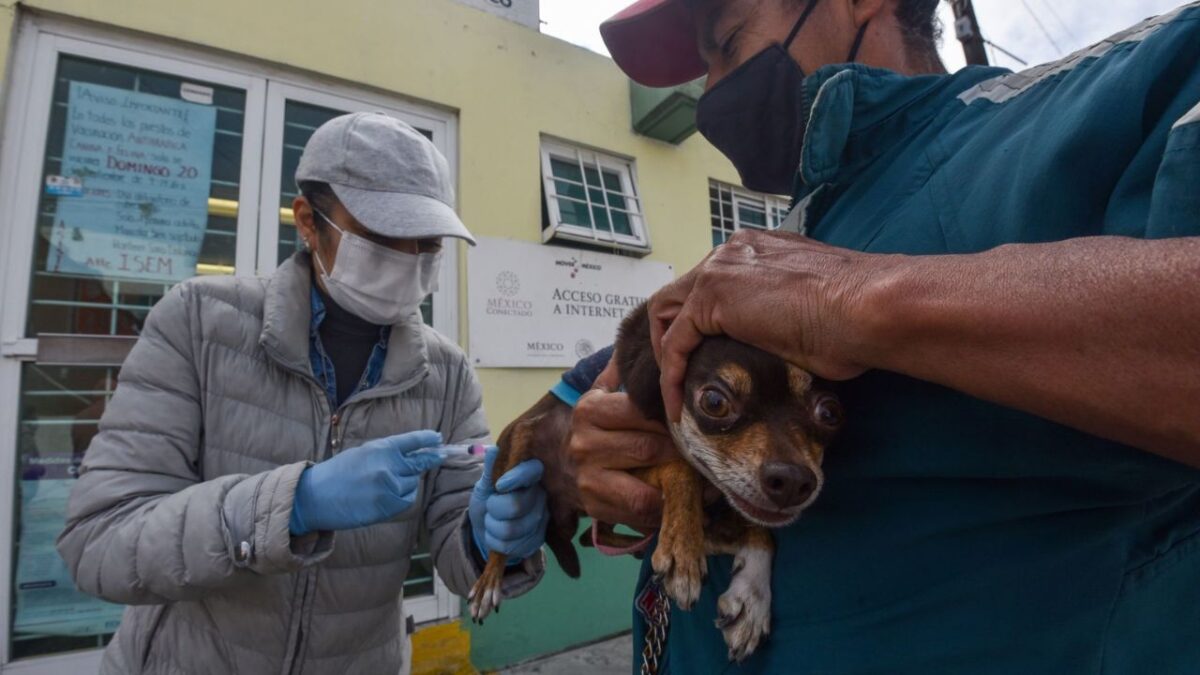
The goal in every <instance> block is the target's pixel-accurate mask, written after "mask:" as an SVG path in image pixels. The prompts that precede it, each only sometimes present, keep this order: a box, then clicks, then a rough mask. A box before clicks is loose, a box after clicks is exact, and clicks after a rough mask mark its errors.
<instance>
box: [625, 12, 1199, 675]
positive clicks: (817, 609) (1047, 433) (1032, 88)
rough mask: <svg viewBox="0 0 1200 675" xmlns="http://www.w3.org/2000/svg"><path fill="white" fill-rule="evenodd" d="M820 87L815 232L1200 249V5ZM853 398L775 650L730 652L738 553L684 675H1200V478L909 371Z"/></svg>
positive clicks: (724, 571)
mask: <svg viewBox="0 0 1200 675" xmlns="http://www.w3.org/2000/svg"><path fill="white" fill-rule="evenodd" d="M805 87H806V94H807V96H808V100H809V101H815V104H812V105H811V106H810V107H811V112H810V122H809V126H808V135H807V138H806V140H805V147H804V153H803V161H802V164H801V168H800V172H799V177H798V180H797V186H798V189H797V194H796V195H795V197H796V199H797V200H798V206H797V208H800V209H802V211H801V213H802V214H803V216H804V221H805V224H806V225H807V228H808V233H809V235H810V236H812V237H814V238H815V239H818V240H821V241H825V242H828V243H830V244H833V245H836V246H842V247H846V248H851V249H856V250H861V251H868V252H873V253H906V254H944V253H972V252H978V251H983V250H986V249H989V248H992V247H995V246H997V245H1000V244H1004V243H1010V242H1044V241H1055V240H1062V239H1067V238H1071V237H1079V236H1087V235H1101V234H1105V235H1124V236H1129V237H1141V238H1160V237H1177V236H1195V235H1200V3H1193V4H1190V5H1186V6H1184V7H1181V8H1180V9H1179V10H1177V11H1175V12H1173V13H1171V14H1169V15H1164V16H1163V17H1159V18H1156V19H1152V20H1150V21H1148V22H1146V23H1144V24H1141V25H1139V26H1137V27H1134V28H1132V29H1130V30H1128V31H1125V32H1124V33H1122V34H1119V35H1117V36H1114V37H1113V38H1111V39H1110V40H1108V41H1105V42H1102V43H1100V44H1098V45H1096V46H1095V47H1093V48H1091V49H1089V50H1085V51H1084V52H1081V53H1080V54H1076V55H1072V56H1071V57H1068V58H1067V59H1064V60H1063V61H1060V62H1057V63H1052V64H1048V65H1046V66H1040V67H1038V68H1034V69H1032V70H1030V71H1026V72H1024V73H1020V74H1011V73H1009V72H1008V71H1004V70H1000V69H990V68H967V69H965V70H962V71H959V72H958V73H956V74H953V75H948V76H923V77H911V78H910V77H902V76H899V75H896V74H894V73H890V72H886V71H880V70H873V69H870V68H866V67H862V66H852V65H843V66H832V67H827V68H825V69H823V70H821V71H818V72H817V73H816V74H814V75H813V76H811V77H809V78H808V80H807V81H806V83H805ZM818 92H820V95H819V96H818V95H817V93H818ZM1063 292H1064V293H1068V292H1070V290H1069V289H1063ZM1196 301H1197V302H1200V286H1198V288H1197V300H1196ZM1197 339H1198V340H1200V336H1198V337H1197ZM1137 395H1138V392H1137V391H1113V392H1112V396H1114V397H1117V398H1122V397H1134V396H1137ZM841 397H842V401H843V404H844V406H845V409H846V411H847V416H848V421H847V424H846V426H845V428H844V430H843V432H842V433H841V435H840V437H839V438H838V440H837V441H836V442H835V443H834V445H833V446H832V447H831V448H830V449H829V451H828V453H827V455H826V460H825V470H826V476H827V482H826V486H825V489H824V492H823V493H822V495H821V497H820V499H819V500H818V501H817V503H816V504H815V505H814V506H813V507H812V508H811V509H810V510H808V511H806V512H805V513H804V515H803V516H802V517H801V519H800V520H799V521H798V522H797V523H796V524H794V525H792V526H790V527H788V528H785V529H782V530H777V531H776V532H775V540H776V543H777V546H778V551H777V554H776V557H775V563H774V570H773V577H772V585H773V606H772V612H773V624H772V630H771V633H770V636H769V639H768V641H767V642H766V643H765V644H764V645H762V646H761V647H760V648H759V649H758V651H757V653H755V654H754V655H753V656H752V657H751V658H750V659H748V660H747V661H745V662H744V663H742V664H740V665H735V664H730V663H729V662H728V661H727V658H726V647H725V644H724V641H723V639H722V636H721V633H720V632H719V631H718V630H717V629H716V627H715V626H714V619H715V618H716V617H715V606H716V599H717V597H718V596H719V595H720V593H721V592H723V591H724V590H725V589H726V588H728V586H729V583H730V563H731V561H732V558H730V557H728V556H721V557H713V558H711V559H710V560H709V563H708V569H709V576H708V579H707V582H706V583H705V586H704V591H703V594H702V596H701V598H700V600H699V602H698V603H697V607H696V608H695V609H693V610H692V611H690V612H683V611H680V610H678V609H677V608H674V609H673V610H672V613H671V626H670V632H669V637H668V640H667V647H666V656H665V664H664V668H663V670H662V671H661V672H669V673H673V674H685V673H686V674H688V675H692V674H695V673H722V672H728V673H742V672H745V673H803V674H813V675H817V674H820V675H850V674H859V673H862V674H866V673H886V674H889V675H898V674H907V673H912V674H914V675H916V674H920V675H931V674H935V673H936V674H939V675H940V674H942V673H981V674H984V673H996V674H998V675H999V674H1003V675H1012V674H1014V673H1021V674H1029V673H1047V674H1054V675H1062V674H1064V673H1139V674H1142V673H1147V674H1148V673H1154V674H1160V673H1200V472H1198V471H1196V470H1194V469H1191V468H1189V467H1186V466H1184V465H1181V464H1177V463H1174V462H1171V461H1168V460H1166V459H1162V458H1160V457H1157V456H1155V455H1152V454H1149V453H1146V452H1143V451H1141V450H1138V449H1136V448H1132V447H1127V446H1123V445H1121V444H1118V443H1114V442H1111V441H1107V440H1104V439H1101V438H1097V437H1094V436H1090V435H1088V434H1085V433H1082V432H1079V431H1076V430H1073V429H1070V428H1067V427H1064V426H1061V425H1058V424H1055V423H1053V422H1049V421H1046V420H1044V419H1040V418H1038V417H1035V416H1033V415H1029V414H1025V413H1022V412H1019V411H1017V410H1013V409H1009V408H1005V407H1002V406H998V405H994V404H991V403H988V402H985V401H982V400H979V399H975V398H972V397H970V396H967V395H964V394H961V393H958V392H956V391H952V390H950V389H947V388H945V387H941V386H938V385H934V384H929V383H927V382H922V381H918V380H915V379H911V378H908V377H904V376H901V375H897V374H893V373H888V372H879V371H876V372H870V373H868V374H866V375H864V376H862V377H860V378H858V379H856V380H853V381H851V382H848V383H845V387H844V388H843V389H842V390H841ZM1196 403H1197V414H1198V415H1200V401H1197V402H1196ZM649 560H650V556H649V555H647V557H646V561H647V562H646V563H645V565H644V567H643V573H642V578H641V580H640V581H639V593H640V594H642V593H643V592H644V589H645V587H646V582H647V580H648V578H649V574H650V569H649ZM642 600H643V601H644V600H645V597H644V594H643V596H642ZM633 615H634V625H635V637H634V639H635V641H634V650H635V653H634V672H635V673H636V672H637V671H638V668H639V666H640V650H641V645H642V639H643V630H644V627H645V623H644V620H643V616H642V613H641V611H639V610H638V609H637V608H636V607H635V608H634V611H633Z"/></svg>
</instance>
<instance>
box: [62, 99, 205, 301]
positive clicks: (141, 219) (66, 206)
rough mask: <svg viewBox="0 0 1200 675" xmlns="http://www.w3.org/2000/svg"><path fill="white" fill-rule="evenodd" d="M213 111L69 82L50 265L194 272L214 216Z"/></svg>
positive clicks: (176, 275) (169, 274) (142, 276)
mask: <svg viewBox="0 0 1200 675" xmlns="http://www.w3.org/2000/svg"><path fill="white" fill-rule="evenodd" d="M216 120H217V111H216V108H213V107H212V106H207V105H201V104H197V103H189V102H187V101H181V100H178V99H174V98H167V97H165V96H156V95H153V94H143V93H139V92H133V91H127V90H124V89H115V88H113V87H104V86H100V85H95V84H87V83H83V82H72V83H71V90H70V94H69V99H68V104H67V130H66V137H65V139H64V143H63V160H62V169H61V170H60V173H61V174H62V175H63V176H64V177H69V178H77V179H78V180H79V181H80V182H81V183H82V186H83V190H82V195H79V196H60V197H59V198H58V200H57V202H58V207H57V209H56V213H55V217H54V227H53V230H52V234H51V238H50V251H49V255H48V256H47V258H46V270H47V271H50V272H63V273H67V274H82V275H92V276H105V277H119V278H124V279H137V280H143V281H165V282H175V281H180V280H183V279H186V278H188V277H190V276H193V275H194V274H195V273H196V259H197V257H198V256H199V255H200V247H201V245H202V244H203V243H204V231H205V228H206V226H207V222H208V193H209V183H210V180H211V178H212V152H213V136H214V133H215V131H216Z"/></svg>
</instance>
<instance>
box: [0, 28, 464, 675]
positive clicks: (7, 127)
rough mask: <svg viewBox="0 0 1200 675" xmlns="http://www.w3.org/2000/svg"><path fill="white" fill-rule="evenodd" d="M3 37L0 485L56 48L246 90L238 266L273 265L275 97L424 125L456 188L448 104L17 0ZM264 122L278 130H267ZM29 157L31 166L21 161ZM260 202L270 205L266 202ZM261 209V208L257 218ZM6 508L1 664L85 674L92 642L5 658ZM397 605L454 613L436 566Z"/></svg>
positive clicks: (454, 285) (442, 319) (447, 267)
mask: <svg viewBox="0 0 1200 675" xmlns="http://www.w3.org/2000/svg"><path fill="white" fill-rule="evenodd" d="M12 44H13V47H12V53H11V57H12V62H11V65H10V70H9V73H8V79H7V82H5V83H4V84H3V89H2V90H0V93H2V97H0V108H2V110H0V115H2V117H0V134H2V135H0V204H10V205H12V207H13V208H12V209H10V210H8V212H7V214H0V217H3V218H4V219H5V221H7V222H6V223H4V224H0V297H3V298H6V299H12V298H16V299H20V300H21V302H19V303H18V302H11V301H5V302H3V303H0V430H8V431H5V432H3V433H0V486H8V487H13V488H14V489H15V486H16V483H15V480H16V476H17V473H16V453H17V439H18V430H17V424H18V422H19V419H20V413H19V403H20V396H21V393H20V384H21V370H22V365H23V364H24V363H27V362H31V361H34V360H36V356H37V348H38V340H37V339H36V337H27V336H26V335H25V330H26V321H27V317H28V311H29V293H30V289H31V280H32V272H33V266H34V260H33V245H34V241H35V238H36V228H35V227H32V226H30V224H31V223H35V222H36V218H37V208H38V204H39V201H40V198H41V190H42V181H43V180H44V177H43V176H42V174H41V167H42V166H43V165H44V157H43V154H44V151H45V145H46V137H47V133H48V130H49V122H50V117H49V115H48V114H47V111H48V110H49V108H50V105H51V102H52V99H53V91H54V85H55V74H56V68H57V61H58V56H59V54H63V53H65V54H71V55H78V56H83V57H86V58H94V59H98V60H105V61H113V62H116V63H120V64H123V65H129V66H133V67H137V68H145V69H149V70H157V71H161V72H165V73H170V74H173V75H177V76H182V77H185V78H187V77H192V78H195V79H197V80H200V81H205V82H212V83H214V84H221V85H226V86H231V87H237V88H239V89H243V90H244V91H245V92H246V109H245V117H244V119H245V125H244V128H243V145H242V166H241V179H240V180H241V182H240V194H239V208H238V216H237V244H236V249H235V260H234V264H235V274H236V275H238V276H252V275H255V274H259V273H269V272H270V271H271V270H273V269H274V268H275V256H276V251H277V240H278V204H279V191H278V187H277V186H278V185H279V172H280V170H281V169H280V164H281V159H282V147H281V146H282V123H283V101H284V100H285V98H284V97H285V96H287V97H291V98H295V99H296V100H301V101H304V102H312V103H315V104H316V105H326V106H327V107H333V108H338V107H341V106H344V105H345V103H346V102H348V101H351V102H355V103H356V104H357V105H358V108H357V109H365V110H375V109H380V108H382V109H384V110H385V111H387V112H389V113H392V114H396V115H397V116H398V117H401V118H402V119H403V118H405V117H407V118H408V119H410V120H414V121H418V122H419V123H420V125H421V126H423V127H425V128H431V129H432V130H433V131H434V143H435V145H437V147H438V148H439V149H440V150H441V151H442V153H443V154H444V155H445V156H446V159H447V160H448V162H449V165H450V169H451V172H452V176H454V179H455V184H456V186H457V182H458V118H457V113H456V112H455V111H453V110H451V109H449V108H439V107H436V106H433V105H429V104H425V103H418V102H415V101H411V100H409V99H406V98H404V97H402V96H399V95H390V94H382V93H376V92H374V91H371V90H369V89H367V88H362V89H359V88H356V87H354V86H352V85H348V84H345V83H341V82H335V81H332V80H328V79H326V78H323V77H320V76H316V75H306V74H300V73H297V72H293V71H290V70H287V69H285V68H284V67H282V66H275V65H271V64H265V63H260V62H257V61H255V60H254V59H252V58H249V57H246V58H238V57H236V56H230V55H228V54H222V53H217V52H213V51H209V50H206V49H204V48H202V47H197V46H190V45H181V44H176V43H172V42H169V41H167V40H165V39H161V38H160V39H155V38H154V37H150V36H144V35H140V34H133V33H130V32H126V31H123V30H120V29H115V28H109V27H100V26H96V25H93V24H90V23H85V22H81V21H78V20H74V19H70V18H63V17H51V16H44V15H39V14H36V13H31V12H30V11H28V10H25V9H22V8H20V7H18V17H17V27H16V31H15V32H14V40H13V43H12ZM268 94H271V97H269V96H268ZM322 101H328V103H322ZM272 106H277V107H278V109H277V110H274V109H273V108H272ZM273 113H277V114H275V115H273ZM273 130H275V131H279V132H280V133H278V134H273V133H272V131H273ZM31 166H36V167H38V170H37V171H28V170H27V169H28V167H31ZM272 181H273V182H272ZM264 185H265V186H267V189H264ZM269 206H271V207H273V209H268V207H269ZM268 210H271V213H270V215H271V217H270V218H267V217H265V216H266V214H267V212H268ZM460 248H461V244H459V245H451V246H446V247H445V248H444V249H443V250H444V251H445V253H444V254H443V255H444V260H443V265H442V269H441V278H440V279H439V288H440V289H439V292H438V293H436V294H435V295H434V300H433V303H434V326H435V328H437V330H439V332H441V333H443V334H444V335H446V336H448V337H449V338H450V339H451V340H453V341H454V342H456V343H457V342H459V340H460V334H459V326H460V320H459V302H458V291H459V270H458V261H459V250H460ZM14 516H15V504H14V501H13V500H12V499H8V500H0V547H3V549H4V550H3V551H0V673H9V672H12V673H23V674H29V675H43V674H44V675H54V674H56V673H62V672H95V671H96V670H97V669H98V668H99V663H100V658H101V655H102V650H100V649H93V650H85V651H79V652H70V653H64V654H55V655H47V656H39V657H32V658H28V659H22V660H20V661H16V662H12V661H10V658H11V654H10V650H9V646H10V639H11V630H12V625H11V624H12V621H11V610H12V607H13V604H12V603H13V601H14V597H13V592H12V579H13V576H12V574H13V568H14V566H15V564H16V560H15V556H14V555H13V553H14V548H13V544H14V541H13V539H14V536H15V534H16V525H15V523H14V521H13V518H14ZM405 609H406V612H407V613H409V614H412V615H413V616H414V619H415V620H416V621H417V622H418V623H421V622H423V621H427V620H431V619H446V618H455V617H457V616H458V615H459V612H460V602H459V599H458V598H457V597H456V596H454V595H453V594H451V593H450V591H449V589H448V588H447V587H446V586H445V584H444V583H443V582H442V580H441V579H440V578H439V577H438V576H437V575H436V572H435V574H434V594H433V595H432V596H426V597H424V598H416V599H413V600H411V601H409V602H407V603H406V604H405Z"/></svg>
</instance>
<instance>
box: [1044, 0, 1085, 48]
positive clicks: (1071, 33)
mask: <svg viewBox="0 0 1200 675" xmlns="http://www.w3.org/2000/svg"><path fill="white" fill-rule="evenodd" d="M1042 5H1043V6H1045V8H1046V9H1047V10H1048V11H1049V12H1050V16H1052V17H1054V20H1055V21H1057V22H1058V25H1059V26H1061V27H1062V29H1063V32H1064V33H1066V34H1067V37H1069V38H1071V39H1072V40H1074V41H1075V42H1079V38H1078V37H1076V36H1075V31H1073V30H1071V28H1070V27H1069V26H1068V25H1067V22H1066V21H1063V18H1062V16H1061V15H1060V14H1059V13H1058V10H1056V9H1054V3H1053V2H1050V1H1049V0H1042Z"/></svg>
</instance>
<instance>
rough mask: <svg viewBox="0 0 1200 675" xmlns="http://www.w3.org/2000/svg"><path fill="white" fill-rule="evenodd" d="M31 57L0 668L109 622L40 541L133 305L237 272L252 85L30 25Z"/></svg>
mask: <svg viewBox="0 0 1200 675" xmlns="http://www.w3.org/2000/svg"><path fill="white" fill-rule="evenodd" d="M32 56H33V62H32V64H31V65H32V69H31V71H30V72H29V73H28V75H27V77H29V78H30V82H29V88H28V91H29V92H30V95H29V96H28V97H27V101H26V104H25V107H24V109H23V110H21V111H20V113H19V114H16V115H15V116H16V117H18V118H23V120H22V128H21V133H20V140H19V146H20V147H19V150H13V149H12V148H6V149H5V161H6V163H15V165H16V166H19V167H22V168H29V167H36V168H34V170H33V171H29V172H27V173H17V174H16V175H15V180H12V181H9V183H8V184H6V185H5V186H4V188H5V192H4V194H5V195H6V198H5V202H6V203H9V204H11V205H12V207H13V208H12V209H11V210H10V212H9V214H10V216H11V217H12V221H11V222H10V223H9V237H10V240H9V241H10V244H11V245H10V246H9V247H8V250H7V251H6V252H5V253H4V255H6V256H7V260H5V261H4V264H5V267H6V269H7V271H8V274H7V283H6V284H5V287H4V293H5V298H6V300H5V302H4V304H3V309H2V316H0V326H2V327H3V331H4V332H3V337H4V338H5V339H6V343H8V344H7V347H8V348H7V349H6V350H5V354H4V358H0V388H3V389H5V390H6V391H5V392H0V402H6V403H7V402H9V401H14V402H15V406H13V407H14V408H15V420H14V421H15V427H16V434H15V435H12V436H10V435H7V434H6V435H5V437H4V438H2V439H0V447H3V446H4V445H7V444H8V443H15V448H13V449H12V451H11V454H9V453H8V452H5V453H3V454H0V456H3V457H12V458H13V464H12V466H13V475H12V477H11V480H12V481H13V483H11V484H13V485H15V486H16V494H15V496H14V499H13V500H12V502H13V503H12V506H11V508H12V512H11V516H10V517H11V521H10V522H11V526H10V527H11V533H12V536H11V540H10V541H11V546H12V549H11V556H9V557H8V558H9V559H8V571H9V579H10V580H11V582H10V583H9V584H7V589H6V590H7V594H6V595H7V600H8V602H7V603H6V604H7V606H8V607H9V608H10V610H11V611H10V612H9V613H8V615H7V616H6V617H5V618H6V619H7V621H8V631H6V633H7V635H8V636H9V640H8V642H7V644H6V645H5V647H6V657H7V658H5V659H4V660H5V661H6V662H7V661H12V660H16V659H22V658H27V657H33V656H42V655H50V654H57V653H61V652H67V651H72V650H80V649H87V648H95V647H100V646H103V645H104V644H106V643H107V642H108V641H109V639H111V636H112V634H113V632H114V631H115V630H116V628H117V626H118V624H119V622H120V618H121V612H122V610H123V608H122V607H121V606H119V605H113V604H110V603H106V602H104V601H101V600H97V599H95V598H92V597H89V596H86V595H84V594H82V593H80V592H78V591H77V590H76V589H75V587H74V584H73V583H72V581H71V577H70V573H69V571H68V570H67V568H66V565H65V564H64V563H63V561H62V559H61V558H60V557H59V556H58V553H57V551H56V550H55V546H54V544H55V539H56V538H57V536H58V534H59V532H60V531H61V530H62V526H63V522H64V518H65V511H66V502H67V496H68V494H69V493H70V489H71V485H72V484H73V482H74V480H75V477H76V475H77V473H78V467H79V463H80V462H81V460H82V458H83V453H84V451H85V450H86V449H87V446H88V444H89V442H90V441H91V438H92V436H94V435H95V433H96V431H97V424H98V421H99V418H100V416H101V415H102V414H103V412H104V409H105V405H106V403H107V401H108V400H109V398H110V397H111V395H112V392H113V389H114V388H115V386H116V380H117V375H118V373H119V370H120V364H121V362H122V361H123V360H124V357H125V355H126V354H127V353H128V350H129V349H130V348H131V347H132V345H133V342H134V341H135V340H136V338H137V335H138V334H139V332H140V331H141V327H142V323H143V322H144V321H145V319H146V315H147V314H148V313H149V311H150V308H151V307H153V305H154V303H155V302H157V301H158V300H159V298H161V297H162V296H163V295H164V294H165V293H166V292H167V291H168V290H169V289H170V288H171V287H172V286H173V285H175V284H177V283H179V282H180V281H183V280H185V279H188V278H191V277H193V276H196V275H206V274H235V273H236V274H253V273H254V264H253V263H254V257H255V244H256V240H257V238H256V232H255V229H256V223H255V220H256V218H257V209H256V208H255V207H256V206H257V203H258V199H259V194H258V181H259V153H260V148H261V134H262V115H263V94H264V89H265V86H264V83H262V82H261V81H258V80H254V79H252V78H246V77H243V76H240V75H237V74H235V73H230V72H226V71H222V70H218V69H212V68H206V67H202V66H198V65H196V64H194V63H189V62H186V61H180V60H174V59H168V58H163V57H160V56H155V55H151V54H146V53H141V52H138V51H134V50H128V49H115V48H112V47H109V46H104V45H99V44H96V43H92V42H87V41H80V40H75V39H71V38H67V37H63V36H56V35H51V34H46V33H43V34H39V35H38V36H37V38H36V48H35V49H34V51H33V54H32ZM14 89H16V87H14ZM14 107H15V106H14ZM10 129H11V127H10ZM8 138H14V136H13V135H12V134H11V133H10V134H8ZM8 175H13V172H11V171H10V172H8ZM243 203H247V204H250V205H251V206H250V208H242V206H241V205H242V204H243ZM14 336H19V337H18V339H16V340H13V339H11V338H12V337H14ZM13 345H15V348H14V347H13ZM11 388H15V389H16V391H15V392H14V391H12V389H11ZM5 414H11V413H9V412H8V411H6V412H5ZM4 421H5V420H4V418H3V417H0V428H5V429H8V428H11V427H9V426H7V424H4V423H2V422H4Z"/></svg>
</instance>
